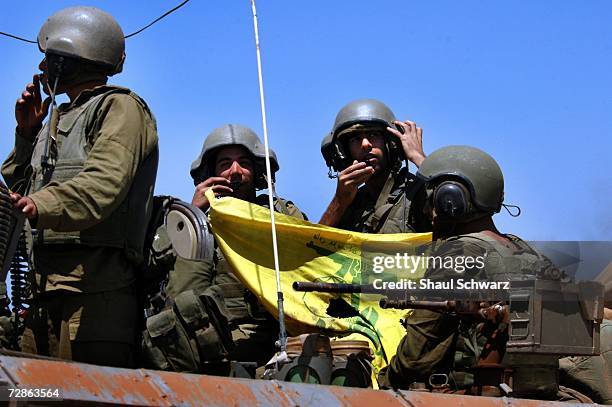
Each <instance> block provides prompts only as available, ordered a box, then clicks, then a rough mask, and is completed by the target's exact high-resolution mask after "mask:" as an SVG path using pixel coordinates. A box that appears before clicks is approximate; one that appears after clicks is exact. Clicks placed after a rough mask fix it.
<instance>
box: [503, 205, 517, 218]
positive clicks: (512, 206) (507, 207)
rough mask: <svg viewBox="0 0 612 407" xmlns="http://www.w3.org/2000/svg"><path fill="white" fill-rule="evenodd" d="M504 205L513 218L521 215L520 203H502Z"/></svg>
mask: <svg viewBox="0 0 612 407" xmlns="http://www.w3.org/2000/svg"><path fill="white" fill-rule="evenodd" d="M502 206H503V207H504V209H505V210H506V211H508V213H509V214H510V216H512V217H513V218H518V217H519V216H521V208H520V206H518V205H510V204H502ZM509 208H513V209H516V212H514V213H513V212H512V211H511V210H510V209H509Z"/></svg>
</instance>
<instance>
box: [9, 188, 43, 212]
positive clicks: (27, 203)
mask: <svg viewBox="0 0 612 407" xmlns="http://www.w3.org/2000/svg"><path fill="white" fill-rule="evenodd" d="M11 200H12V201H13V207H14V208H15V209H17V210H20V211H21V212H22V213H23V214H24V215H25V217H26V218H28V219H36V218H38V208H36V204H35V203H34V201H33V200H32V199H31V198H30V197H27V196H21V195H19V194H17V193H15V192H11Z"/></svg>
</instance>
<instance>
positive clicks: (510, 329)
mask: <svg viewBox="0 0 612 407" xmlns="http://www.w3.org/2000/svg"><path fill="white" fill-rule="evenodd" d="M293 289H294V290H296V291H302V292H327V293H338V294H342V293H351V294H352V293H362V294H379V295H385V294H388V293H389V292H388V291H387V292H386V291H384V290H380V289H376V288H375V287H374V286H372V285H353V284H334V283H311V282H294V283H293ZM418 291H419V294H420V295H426V294H427V293H425V292H423V290H418ZM402 294H403V295H404V296H405V297H406V298H408V297H407V295H408V294H410V293H408V292H402ZM431 294H433V296H436V295H435V293H431ZM439 294H440V293H439V292H438V293H437V297H439V296H440V295H439ZM464 295H466V297H467V300H465V301H464V300H463V298H462V299H460V300H447V301H429V300H426V301H420V300H414V301H413V300H409V299H396V298H386V297H384V298H382V299H381V300H380V306H381V308H400V309H406V308H412V309H427V310H432V311H438V312H446V313H451V314H455V315H457V317H459V318H466V317H468V318H473V317H477V318H478V319H480V320H481V321H491V322H496V323H497V324H498V327H499V328H498V329H495V330H493V332H492V333H491V334H490V335H489V336H488V342H487V344H485V349H484V350H485V352H483V353H482V354H481V356H480V360H479V361H478V362H477V364H476V366H475V368H474V373H475V377H474V383H475V384H474V387H473V388H472V394H483V389H485V390H486V388H500V389H501V390H503V392H505V393H506V394H511V395H512V396H514V397H525V398H547V397H549V398H551V399H552V398H554V396H555V395H556V393H557V391H558V389H559V377H558V373H557V369H558V359H559V357H562V356H578V355H581V356H592V355H599V352H600V346H599V326H600V323H601V322H602V320H603V312H604V286H603V284H601V283H599V282H596V281H581V282H578V283H575V282H562V281H557V280H522V281H512V282H511V283H510V289H509V290H508V293H507V294H506V295H505V297H506V299H505V301H503V302H497V303H494V304H493V305H490V304H488V303H486V302H484V301H489V300H491V299H492V298H488V299H487V298H486V297H482V298H480V299H479V298H478V297H474V296H472V297H470V296H469V294H465V293H464ZM487 345H488V347H489V349H488V350H487ZM483 356H484V357H483ZM502 360H503V363H504V365H502V364H501V362H502ZM506 367H510V368H511V376H509V377H508V376H507V375H506V374H505V373H506V372H504V370H505V369H506Z"/></svg>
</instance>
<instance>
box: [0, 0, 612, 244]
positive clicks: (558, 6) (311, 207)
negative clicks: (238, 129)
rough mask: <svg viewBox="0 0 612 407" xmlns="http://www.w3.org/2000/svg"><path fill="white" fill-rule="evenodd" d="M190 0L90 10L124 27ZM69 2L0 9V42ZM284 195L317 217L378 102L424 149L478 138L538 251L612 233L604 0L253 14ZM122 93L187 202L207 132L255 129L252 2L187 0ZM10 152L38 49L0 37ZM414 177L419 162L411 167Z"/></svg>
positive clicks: (158, 32)
mask: <svg viewBox="0 0 612 407" xmlns="http://www.w3.org/2000/svg"><path fill="white" fill-rule="evenodd" d="M178 2H179V1H178V0H177V1H176V2H174V1H144V0H132V1H129V2H127V1H121V2H120V1H90V2H89V3H88V4H89V5H93V6H97V7H100V8H102V9H104V10H106V11H108V12H110V13H111V14H113V15H114V16H115V18H116V19H117V20H118V21H119V23H120V24H121V25H122V27H123V29H124V31H125V32H126V33H128V32H132V31H134V30H136V29H137V28H140V27H141V26H143V25H144V24H146V23H148V22H149V21H151V20H152V19H154V18H156V17H157V16H159V15H160V14H162V13H163V12H165V11H166V10H168V9H170V8H172V7H173V6H174V5H175V4H177V3H178ZM72 5H76V3H74V2H69V1H53V2H41V1H33V0H30V1H20V2H6V4H4V7H3V9H2V13H1V14H0V31H7V32H11V33H13V34H17V35H21V36H25V37H28V38H31V39H34V38H35V37H36V35H37V33H38V30H39V28H40V25H41V24H42V23H43V22H44V20H45V18H46V17H47V16H48V15H50V14H52V13H53V12H54V11H56V10H59V9H61V8H63V7H67V6H72ZM258 12H259V17H260V35H261V45H262V52H263V64H264V81H265V91H266V101H267V107H268V127H269V135H270V142H271V146H272V147H273V148H274V149H275V150H276V152H277V154H278V156H279V160H280V165H281V170H280V173H279V174H278V177H277V179H278V190H279V193H280V194H281V195H282V196H285V197H287V198H290V199H292V200H294V201H295V202H296V203H297V204H298V206H299V207H300V208H302V210H303V211H305V212H306V213H307V214H308V215H309V217H310V218H311V219H314V220H315V221H316V220H318V219H319V217H320V215H321V214H322V212H323V211H324V209H325V207H326V206H327V203H328V202H329V200H330V198H331V196H332V195H333V192H334V189H335V181H334V180H329V179H328V178H327V175H326V174H327V169H326V168H325V165H324V162H323V159H322V157H321V155H320V152H319V147H320V142H321V138H322V137H323V135H324V134H326V132H328V131H329V129H330V128H331V126H332V124H333V121H334V118H335V115H336V113H337V111H338V110H339V109H340V108H341V107H342V106H343V105H344V104H346V103H347V102H349V101H350V100H352V99H356V98H361V97H371V98H377V99H380V100H381V101H383V102H385V103H386V104H387V105H389V106H390V107H391V109H392V110H393V111H394V112H395V114H396V116H397V117H398V118H402V119H410V120H413V121H416V122H417V123H418V124H419V126H421V127H423V128H424V144H425V150H426V152H431V151H433V150H434V149H436V148H439V147H442V146H444V145H448V144H469V145H474V146H477V147H479V148H481V149H483V150H485V151H488V152H489V153H490V154H491V155H493V156H494V157H495V158H496V159H497V160H498V162H499V163H500V165H501V167H502V169H503V171H504V173H505V176H506V202H507V203H512V204H517V205H520V206H521V208H522V210H523V214H522V215H521V216H520V217H519V218H511V217H510V216H509V215H508V214H507V213H505V212H503V213H501V214H500V215H497V216H496V218H495V219H496V222H497V224H498V226H499V227H500V229H501V230H502V231H503V232H507V233H514V234H517V235H519V236H522V237H524V238H526V239H539V240H583V239H584V240H611V239H612V215H611V214H610V213H611V212H610V211H611V210H610V208H611V207H612V198H611V196H612V194H611V192H612V175H610V174H611V172H610V170H609V168H610V161H612V159H611V158H610V155H611V150H612V142H611V141H610V138H611V137H612V114H611V113H612V74H611V73H610V72H612V69H611V66H612V29H611V28H610V21H612V3H610V2H609V1H605V0H602V1H589V2H581V3H579V2H570V1H540V2H529V1H507V2H487V1H470V0H464V1H461V2H458V1H451V0H448V1H436V2H416V1H379V2H372V1H333V2H332V1H310V2H293V1H270V0H260V1H259V2H258ZM126 52H127V60H126V64H125V66H124V72H123V73H122V74H120V75H118V76H116V77H114V78H111V82H113V83H116V84H119V85H123V86H128V87H130V88H132V89H133V90H134V91H136V92H137V93H139V94H140V95H141V96H142V97H143V98H144V99H145V100H146V101H147V102H148V104H149V106H150V107H151V109H152V110H153V112H154V114H155V116H156V118H157V122H158V129H159V136H160V149H161V162H160V168H159V173H158V182H157V187H156V193H158V194H171V195H175V196H178V197H180V198H182V199H184V200H188V201H189V200H191V196H192V192H193V184H192V182H191V179H190V177H189V175H188V171H189V166H190V164H191V161H192V160H193V159H195V157H196V156H197V155H198V153H199V151H200V149H201V146H202V142H203V140H204V138H205V137H206V135H207V134H208V133H209V132H210V131H211V130H212V129H213V128H215V127H218V126H220V125H222V124H225V123H230V122H233V123H241V124H245V125H247V126H250V127H252V128H253V129H254V130H255V131H256V132H258V133H259V134H260V135H261V133H262V131H261V129H262V125H261V118H260V106H259V95H258V84H257V70H256V69H257V66H256V57H255V47H254V39H253V23H252V17H251V10H250V3H249V1H248V0H241V1H228V0H224V1H204V0H191V2H190V3H188V4H187V5H186V6H185V7H183V8H182V9H180V10H178V11H177V12H176V13H174V14H172V15H170V16H169V17H167V18H166V19H164V20H162V21H161V22H159V23H158V24H156V25H154V26H153V27H151V28H150V29H148V30H147V31H145V32H143V33H142V34H140V35H138V36H136V37H134V38H131V39H128V40H127V45H126ZM0 54H1V55H2V64H1V65H0V89H1V90H2V92H0V132H1V133H2V137H0V156H2V157H5V156H6V155H8V153H9V151H10V149H11V147H12V143H13V135H12V134H13V132H14V125H15V123H14V103H15V100H16V98H17V97H18V96H19V94H20V92H21V90H22V89H23V87H24V85H25V84H26V83H27V82H28V81H30V80H31V77H32V74H34V73H36V72H37V68H36V67H37V65H38V62H39V61H40V59H41V54H40V53H39V52H38V49H37V47H36V46H35V45H31V44H25V43H21V42H17V41H14V40H11V39H8V38H4V37H0ZM413 170H414V168H413Z"/></svg>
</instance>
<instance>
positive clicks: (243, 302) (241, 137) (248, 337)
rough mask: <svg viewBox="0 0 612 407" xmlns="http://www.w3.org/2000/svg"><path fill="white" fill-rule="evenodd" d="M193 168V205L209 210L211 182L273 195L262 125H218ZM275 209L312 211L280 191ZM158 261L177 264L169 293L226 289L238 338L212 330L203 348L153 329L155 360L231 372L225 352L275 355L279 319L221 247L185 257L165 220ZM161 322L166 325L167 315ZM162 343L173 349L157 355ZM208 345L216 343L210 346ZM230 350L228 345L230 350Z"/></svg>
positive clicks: (234, 356) (231, 356)
mask: <svg viewBox="0 0 612 407" xmlns="http://www.w3.org/2000/svg"><path fill="white" fill-rule="evenodd" d="M270 164H271V166H272V168H271V172H272V177H274V174H275V173H276V172H277V171H278V170H279V165H278V161H277V158H276V154H274V152H273V151H270ZM190 173H191V177H192V178H193V180H194V184H195V192H194V195H193V199H192V205H194V206H196V207H198V208H200V209H201V210H203V211H207V210H208V208H209V206H210V203H209V202H208V199H207V198H206V196H205V195H204V194H205V193H206V191H208V190H209V189H211V190H212V191H213V192H214V193H215V195H216V196H217V197H221V196H231V197H234V198H239V199H242V200H245V201H249V202H252V203H255V204H258V205H261V206H265V207H268V202H269V199H268V196H267V195H266V194H259V195H257V191H258V190H262V189H266V188H267V181H266V178H265V174H266V170H265V149H264V145H263V144H262V143H261V141H260V140H259V137H258V136H257V135H256V134H255V132H254V131H253V130H251V129H249V128H247V127H244V126H241V125H237V124H227V125H224V126H221V127H219V128H217V129H215V130H213V131H212V132H211V133H210V134H209V135H208V137H207V138H206V140H205V141H204V146H203V148H202V152H201V153H200V155H199V156H198V157H197V158H196V160H195V161H194V162H193V164H192V166H191V171H190ZM272 181H274V180H272ZM271 192H274V191H271ZM274 209H275V210H276V211H277V212H280V213H283V214H285V215H289V216H293V217H296V218H299V219H304V220H307V218H306V215H304V214H303V213H302V212H301V211H300V210H299V209H298V208H297V207H296V206H295V205H294V204H293V202H291V201H288V200H285V199H282V198H277V197H275V199H274ZM215 247H216V245H215ZM152 260H153V263H154V267H158V268H164V267H168V266H167V265H168V264H171V267H170V270H169V271H166V272H167V274H168V283H167V286H166V288H165V292H166V295H167V296H168V297H169V298H173V299H174V298H177V297H179V296H181V294H182V293H184V292H186V291H189V290H193V291H194V292H195V293H196V295H199V294H200V293H203V292H206V290H209V289H210V288H213V289H218V290H220V291H221V293H222V296H223V298H224V306H225V307H227V314H228V318H227V319H228V322H229V329H230V331H231V338H232V340H233V344H230V345H227V344H223V346H222V347H220V346H218V345H216V344H215V343H214V342H215V341H216V340H217V339H216V338H217V337H222V336H223V335H216V336H215V337H214V339H213V340H212V341H209V340H210V338H211V335H208V337H207V338H206V339H205V341H209V342H207V343H206V344H205V345H203V344H202V343H200V344H199V351H198V350H194V349H193V348H192V347H189V346H182V347H181V346H177V345H175V344H174V342H173V341H167V342H165V343H169V344H170V345H171V346H169V347H168V348H164V342H163V341H162V342H161V343H160V341H159V340H157V341H147V340H146V338H147V334H145V343H144V347H145V353H146V354H147V355H148V356H147V363H148V367H152V368H159V369H164V368H167V366H168V365H169V366H171V368H172V369H173V370H175V371H185V372H200V373H202V372H203V373H214V374H227V373H229V370H228V369H229V364H228V363H224V362H223V361H222V359H225V360H226V361H227V360H231V361H237V362H249V363H251V364H252V363H254V364H255V365H256V366H257V367H260V366H264V365H265V363H266V362H267V361H268V360H269V359H270V358H271V357H272V356H273V355H274V352H275V350H276V349H275V345H274V344H275V341H276V340H277V339H278V324H277V322H276V320H275V319H274V317H273V316H272V315H270V314H268V313H267V312H266V311H265V310H264V309H263V307H262V306H261V305H260V304H259V302H258V300H257V298H256V297H255V296H254V295H253V294H251V293H250V292H249V291H248V290H247V289H246V288H245V287H244V285H243V284H242V283H241V282H240V281H239V280H238V279H237V278H236V277H235V276H234V274H233V271H232V269H231V267H230V265H229V263H228V262H227V261H226V260H225V258H224V256H223V253H222V252H221V251H220V250H219V249H218V248H216V249H215V251H214V254H213V256H212V258H207V259H204V260H201V261H200V260H198V261H195V260H188V259H185V258H182V257H181V256H179V255H178V254H177V251H176V250H175V249H174V248H173V246H172V243H171V241H170V239H169V237H168V232H167V230H166V229H165V227H164V226H161V227H160V228H159V229H158V230H157V235H156V239H155V241H154V242H153V259H152ZM159 322H160V325H162V324H163V321H159ZM153 325H157V324H152V323H149V322H148V323H147V326H148V329H149V331H150V332H149V333H148V336H155V335H156V332H155V331H156V326H153ZM221 328H222V327H218V328H217V329H218V330H221ZM226 328H227V327H226ZM194 336H196V335H194ZM153 342H157V343H153ZM185 343H187V342H185ZM154 347H158V348H163V349H162V351H161V354H164V355H165V356H164V357H161V358H160V357H157V358H156V356H155V355H160V352H157V351H156V350H155V349H153V348H154ZM203 349H209V350H210V349H216V350H214V351H208V352H206V351H204V350H203ZM224 350H227V352H225V353H224ZM234 366H236V365H234ZM251 374H253V372H251Z"/></svg>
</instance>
